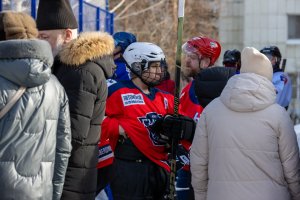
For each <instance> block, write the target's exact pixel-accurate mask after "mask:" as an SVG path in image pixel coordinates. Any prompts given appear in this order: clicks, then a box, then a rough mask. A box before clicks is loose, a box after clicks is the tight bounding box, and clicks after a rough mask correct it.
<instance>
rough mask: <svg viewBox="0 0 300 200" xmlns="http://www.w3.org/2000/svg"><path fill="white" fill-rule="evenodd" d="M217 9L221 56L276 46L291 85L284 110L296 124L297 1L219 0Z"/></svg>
mask: <svg viewBox="0 0 300 200" xmlns="http://www.w3.org/2000/svg"><path fill="white" fill-rule="evenodd" d="M219 11H220V13H219V39H220V42H221V45H222V55H223V53H224V51H225V50H226V49H233V48H236V49H238V50H242V49H243V48H244V47H246V46H253V47H255V48H257V49H258V50H260V49H262V48H263V47H264V46H267V45H276V46H278V47H279V48H280V51H281V54H282V56H283V58H286V59H287V63H286V68H285V71H286V72H287V73H289V74H290V76H291V77H292V81H293V88H294V92H293V101H292V103H291V104H290V107H289V110H288V111H289V112H290V114H291V117H292V119H293V120H294V123H295V124H298V123H300V0H222V1H220V10H219ZM221 62H222V59H219V63H221Z"/></svg>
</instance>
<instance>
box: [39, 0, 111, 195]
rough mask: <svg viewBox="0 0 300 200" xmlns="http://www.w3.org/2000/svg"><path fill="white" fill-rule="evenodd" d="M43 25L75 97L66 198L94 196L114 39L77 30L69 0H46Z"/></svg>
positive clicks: (57, 71)
mask: <svg viewBox="0 0 300 200" xmlns="http://www.w3.org/2000/svg"><path fill="white" fill-rule="evenodd" d="M45 14H46V15H45ZM37 27H38V29H39V35H40V38H41V39H45V40H47V41H48V42H49V43H50V44H52V41H53V44H52V45H51V46H52V50H53V54H54V56H55V61H54V65H53V70H52V71H53V74H54V75H55V76H56V77H57V79H58V80H59V81H60V83H61V84H62V85H63V87H64V89H65V90H66V93H67V95H68V98H69V100H70V113H71V130H72V146H73V149H72V153H71V157H70V160H69V164H68V168H67V173H66V177H65V184H64V190H63V194H62V199H68V200H69V199H72V200H76V199H84V200H92V199H93V200H94V199H95V196H96V190H97V163H98V152H99V149H98V142H99V140H100V136H101V124H102V121H103V118H104V112H105V104H106V98H107V84H106V79H107V78H108V77H111V76H112V74H113V68H114V67H115V64H114V60H113V51H114V40H113V38H112V36H110V35H109V34H108V33H104V32H85V33H81V34H80V35H78V37H77V36H76V34H73V33H74V32H73V31H72V30H74V31H75V30H77V27H78V25H77V21H76V19H75V16H74V13H73V11H72V8H71V5H70V2H69V0H40V2H39V7H38V16H37ZM46 32H47V33H49V34H52V33H53V34H54V37H52V38H53V40H52V39H51V37H50V35H48V36H46V37H44V33H46Z"/></svg>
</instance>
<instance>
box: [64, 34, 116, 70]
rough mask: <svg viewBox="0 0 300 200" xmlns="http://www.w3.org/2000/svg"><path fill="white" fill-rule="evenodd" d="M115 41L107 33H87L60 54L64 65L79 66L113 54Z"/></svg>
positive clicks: (68, 45) (65, 47)
mask: <svg viewBox="0 0 300 200" xmlns="http://www.w3.org/2000/svg"><path fill="white" fill-rule="evenodd" d="M113 50H114V40H113V38H112V36H110V35H109V34H108V33H105V32H85V33H82V34H80V35H79V37H78V38H77V39H75V40H72V41H71V42H69V43H67V44H66V45H65V46H64V47H63V49H62V50H61V51H60V53H59V59H60V61H61V62H62V63H64V64H66V65H71V66H79V65H82V64H84V63H86V62H87V61H92V60H96V59H97V58H102V57H105V56H110V55H112V54H113Z"/></svg>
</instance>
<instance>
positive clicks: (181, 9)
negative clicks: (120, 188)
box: [168, 0, 185, 200]
mask: <svg viewBox="0 0 300 200" xmlns="http://www.w3.org/2000/svg"><path fill="white" fill-rule="evenodd" d="M184 3H185V0H178V26H177V49H176V71H175V94H174V114H175V115H178V109H179V93H180V73H181V46H182V31H183V18H184ZM177 146H178V140H177V139H175V138H174V137H173V138H172V142H171V172H170V182H169V195H168V199H170V200H173V199H174V195H175V178H176V152H177Z"/></svg>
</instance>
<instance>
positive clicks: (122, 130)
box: [119, 125, 128, 139]
mask: <svg viewBox="0 0 300 200" xmlns="http://www.w3.org/2000/svg"><path fill="white" fill-rule="evenodd" d="M119 134H120V135H121V136H123V137H124V139H127V138H128V136H127V134H126V132H125V130H124V129H123V127H122V126H121V125H119Z"/></svg>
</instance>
